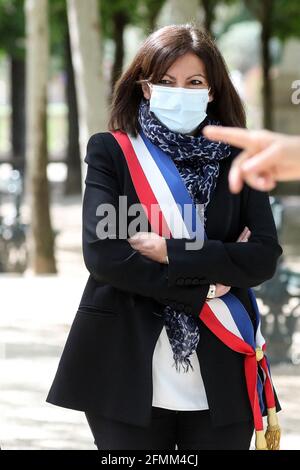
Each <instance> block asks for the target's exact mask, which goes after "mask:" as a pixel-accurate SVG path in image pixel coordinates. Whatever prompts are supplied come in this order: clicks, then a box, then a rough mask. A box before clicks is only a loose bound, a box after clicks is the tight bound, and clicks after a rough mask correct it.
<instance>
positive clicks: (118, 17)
mask: <svg viewBox="0 0 300 470" xmlns="http://www.w3.org/2000/svg"><path fill="white" fill-rule="evenodd" d="M127 23H128V15H126V13H125V12H122V11H120V12H116V13H115V14H114V15H113V25H114V37H113V39H114V42H115V57H114V65H113V69H112V75H111V96H112V93H113V89H114V85H115V83H116V81H117V80H118V78H119V76H120V75H121V73H122V68H123V60H124V41H123V34H124V30H125V26H126V24H127Z"/></svg>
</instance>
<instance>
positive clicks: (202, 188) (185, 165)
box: [138, 98, 231, 372]
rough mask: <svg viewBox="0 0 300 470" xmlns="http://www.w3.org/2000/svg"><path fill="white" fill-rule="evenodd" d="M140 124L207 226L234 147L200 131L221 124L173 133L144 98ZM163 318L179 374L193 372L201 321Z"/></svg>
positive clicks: (171, 313)
mask: <svg viewBox="0 0 300 470" xmlns="http://www.w3.org/2000/svg"><path fill="white" fill-rule="evenodd" d="M138 123H139V126H140V127H141V129H142V130H143V132H144V134H145V135H146V137H147V138H148V139H149V140H150V141H151V142H152V143H153V144H155V145H157V146H158V147H160V148H161V149H162V150H163V151H164V152H165V153H167V154H169V155H171V157H172V159H173V161H174V163H175V165H176V167H177V169H178V171H179V173H180V175H181V177H182V179H183V181H184V183H185V186H186V189H187V190H188V192H189V194H190V196H191V198H192V200H193V202H194V204H204V225H205V224H206V214H205V209H206V206H207V205H208V203H209V202H210V198H211V196H212V193H213V191H214V189H215V186H216V182H217V178H218V175H219V162H220V160H222V159H224V158H227V157H229V155H230V153H231V147H230V146H229V145H227V144H223V143H219V142H212V141H210V140H208V139H207V138H206V137H204V136H203V135H201V129H202V128H203V127H204V126H205V125H207V124H214V125H219V124H220V123H219V122H218V121H215V120H211V119H209V118H206V119H205V120H204V121H203V122H202V123H201V124H200V125H199V126H198V128H197V132H196V135H188V134H181V133H179V132H173V131H171V130H170V129H169V128H168V127H166V126H165V125H164V124H163V123H162V122H161V121H159V120H158V118H157V117H156V116H155V114H154V113H153V112H151V111H150V110H149V100H146V99H144V98H142V100H141V102H140V106H139V112H138ZM163 315H164V324H165V327H166V331H167V334H168V338H169V341H170V344H171V347H172V351H173V358H174V361H175V362H174V364H175V366H176V370H177V371H178V372H179V371H180V365H182V367H183V370H185V371H186V372H187V371H188V370H189V367H191V368H192V369H193V366H192V364H191V362H190V359H189V356H190V355H191V354H192V353H193V352H194V351H195V350H196V348H197V345H198V342H199V338H200V335H199V319H198V318H196V317H193V316H192V315H186V314H185V313H184V312H179V311H176V310H174V309H173V308H172V307H171V306H169V305H166V306H165V308H164V311H163ZM174 364H173V365H174ZM185 366H186V369H185Z"/></svg>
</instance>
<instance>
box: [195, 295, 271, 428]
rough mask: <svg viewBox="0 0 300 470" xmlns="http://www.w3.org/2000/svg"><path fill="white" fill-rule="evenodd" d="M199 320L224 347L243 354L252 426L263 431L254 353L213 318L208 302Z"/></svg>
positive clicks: (246, 344) (247, 345)
mask: <svg viewBox="0 0 300 470" xmlns="http://www.w3.org/2000/svg"><path fill="white" fill-rule="evenodd" d="M199 318H200V319H201V320H202V321H203V323H204V324H205V325H206V326H207V327H208V328H209V330H210V331H212V333H214V334H215V335H216V336H217V338H219V339H220V340H221V341H222V342H223V343H224V344H226V346H228V347H229V348H230V349H232V350H233V351H236V352H238V353H242V354H245V362H244V368H245V376H246V384H247V391H248V396H249V400H250V403H251V408H252V412H253V418H254V426H255V429H256V431H262V430H263V419H262V414H261V409H260V405H259V397H258V391H257V374H258V370H257V360H256V351H254V350H253V348H252V347H251V346H250V345H249V344H248V343H246V342H245V341H244V340H242V339H241V338H239V337H238V336H236V335H234V334H233V333H231V331H229V330H227V329H226V328H225V327H224V326H223V325H222V323H221V322H220V321H219V320H218V318H217V317H216V316H215V314H214V312H213V310H212V309H211V308H210V306H209V302H205V304H204V305H203V308H202V310H201V312H200V313H199Z"/></svg>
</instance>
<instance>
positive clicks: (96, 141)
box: [84, 131, 121, 167]
mask: <svg viewBox="0 0 300 470" xmlns="http://www.w3.org/2000/svg"><path fill="white" fill-rule="evenodd" d="M120 151H121V149H120V146H119V145H118V143H117V141H116V139H115V137H114V136H113V135H112V133H111V132H109V131H104V132H96V133H95V134H92V135H91V136H90V137H89V139H88V142H87V146H86V154H85V157H84V161H85V163H87V164H88V165H92V166H95V167H98V166H99V165H100V166H103V163H105V164H107V165H112V166H113V163H114V162H113V161H112V160H116V154H118V153H120Z"/></svg>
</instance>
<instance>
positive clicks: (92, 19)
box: [67, 0, 108, 194]
mask: <svg viewBox="0 0 300 470" xmlns="http://www.w3.org/2000/svg"><path fill="white" fill-rule="evenodd" d="M67 12H68V23H69V31H70V39H71V49H72V63H73V67H74V71H75V84H76V94H77V100H78V111H79V137H80V139H79V140H80V151H81V162H82V167H81V169H82V172H81V174H82V178H81V183H82V188H84V186H85V185H84V180H85V176H86V164H84V162H83V160H84V156H85V154H86V146H87V142H88V139H89V137H90V136H91V135H92V134H94V133H96V132H101V131H102V132H103V131H105V130H107V94H108V92H107V90H106V87H105V89H104V82H103V73H102V50H101V39H100V21H99V1H98V0H85V1H84V2H83V1H82V0H67ZM82 194H83V191H82Z"/></svg>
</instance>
